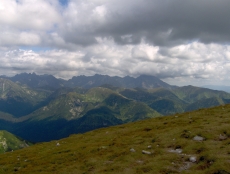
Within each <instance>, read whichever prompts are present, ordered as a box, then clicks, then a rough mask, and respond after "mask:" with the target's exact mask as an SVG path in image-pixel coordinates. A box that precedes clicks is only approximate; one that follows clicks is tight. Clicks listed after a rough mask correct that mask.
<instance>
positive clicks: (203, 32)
mask: <svg viewBox="0 0 230 174" xmlns="http://www.w3.org/2000/svg"><path fill="white" fill-rule="evenodd" d="M229 7H230V1H229V0H221V1H210V0H193V1H181V0H166V1H162V0H146V1H141V0H135V1H133V0H126V1H123V0H110V1H108V0H68V1H67V0H60V1H58V0H17V1H16V0H2V1H1V2H0V38H1V39H0V61H1V65H0V73H1V74H6V75H13V74H16V73H20V72H36V73H38V74H45V73H46V74H53V75H56V76H57V77H62V78H70V77H72V76H74V75H81V74H84V75H93V74H95V73H99V74H108V75H118V76H126V75H130V76H134V77H136V76H138V75H141V74H149V75H155V76H157V77H160V78H162V79H166V80H167V81H169V82H172V81H174V83H176V82H178V83H181V84H185V83H187V84H188V83H190V82H192V83H195V82H199V83H200V82H207V83H208V80H209V83H211V82H215V83H219V82H221V83H222V82H224V81H228V80H229V77H228V74H229V66H230V62H229V61H230V46H229V41H230V35H229V30H230V21H229V20H228V17H229V16H230V10H229ZM31 48H32V50H31ZM34 48H39V49H34ZM38 50H39V51H38ZM172 79H173V80H172ZM199 79H202V81H200V80H199ZM213 79H215V80H213Z"/></svg>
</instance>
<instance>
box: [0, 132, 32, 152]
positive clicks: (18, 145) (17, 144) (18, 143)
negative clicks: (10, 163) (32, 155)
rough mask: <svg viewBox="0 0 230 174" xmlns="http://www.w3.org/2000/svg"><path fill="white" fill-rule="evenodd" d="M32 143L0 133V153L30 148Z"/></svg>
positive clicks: (6, 133) (7, 133) (9, 134)
mask: <svg viewBox="0 0 230 174" xmlns="http://www.w3.org/2000/svg"><path fill="white" fill-rule="evenodd" d="M29 145H30V143H28V142H26V141H24V140H22V139H20V138H18V137H16V136H15V135H13V134H11V133H9V132H7V131H3V130H2V131H0V153H4V152H9V151H12V150H18V149H22V148H25V147H29Z"/></svg>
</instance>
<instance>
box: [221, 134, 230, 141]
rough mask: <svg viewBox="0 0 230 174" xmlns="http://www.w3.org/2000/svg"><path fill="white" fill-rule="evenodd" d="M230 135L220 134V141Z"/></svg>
mask: <svg viewBox="0 0 230 174" xmlns="http://www.w3.org/2000/svg"><path fill="white" fill-rule="evenodd" d="M227 138H228V137H227V136H226V135H221V134H220V135H219V140H220V141H223V140H226V139H227Z"/></svg>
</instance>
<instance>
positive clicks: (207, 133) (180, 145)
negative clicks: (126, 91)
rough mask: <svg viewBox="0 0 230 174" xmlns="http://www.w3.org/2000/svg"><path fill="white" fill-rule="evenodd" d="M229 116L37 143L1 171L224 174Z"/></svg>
mask: <svg viewBox="0 0 230 174" xmlns="http://www.w3.org/2000/svg"><path fill="white" fill-rule="evenodd" d="M229 112H230V105H224V106H219V107H215V108H210V109H201V110H199V111H194V112H189V113H183V114H176V115H172V116H168V117H159V118H153V119H148V120H144V121H139V122H135V123H129V124H125V125H119V126H114V127H109V128H103V129H98V130H94V131H91V132H88V133H85V134H77V135H72V136H70V137H68V138H65V139H61V140H56V141H51V142H48V143H39V144H37V145H34V146H31V147H29V148H26V149H22V150H18V151H14V152H9V153H7V154H2V155H0V166H1V169H0V170H1V173H3V174H4V173H14V172H17V173H19V174H20V173H57V174H59V173H60V174H61V173H89V174H91V173H114V174H115V173H133V174H141V173H149V174H150V173H159V174H160V173H162V174H163V173H164V174H165V173H191V174H193V173H196V174H203V173H207V174H222V173H224V174H228V173H230V169H229V164H230V163H229V161H230V157H229V152H230V146H229V144H230V127H229V124H230V117H229ZM47 156H48V158H47Z"/></svg>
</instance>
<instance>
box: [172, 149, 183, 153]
mask: <svg viewBox="0 0 230 174" xmlns="http://www.w3.org/2000/svg"><path fill="white" fill-rule="evenodd" d="M182 151H183V150H182V149H175V150H174V149H170V150H169V152H171V153H182Z"/></svg>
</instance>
